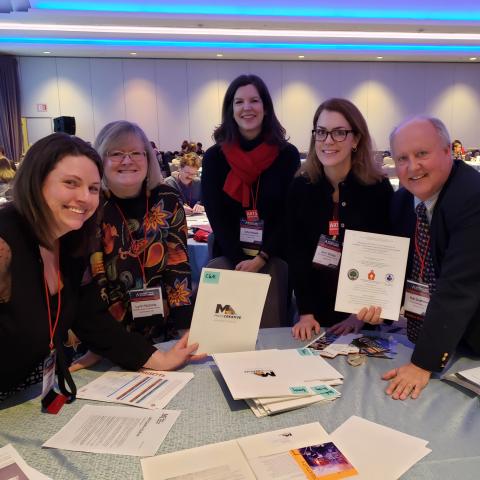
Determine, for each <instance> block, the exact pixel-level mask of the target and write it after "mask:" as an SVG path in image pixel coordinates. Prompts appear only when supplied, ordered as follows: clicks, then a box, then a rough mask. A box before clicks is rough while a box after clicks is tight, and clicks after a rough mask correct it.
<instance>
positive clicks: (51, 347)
mask: <svg viewBox="0 0 480 480" xmlns="http://www.w3.org/2000/svg"><path fill="white" fill-rule="evenodd" d="M57 260H58V275H57V295H58V306H57V315H56V317H55V323H54V325H53V326H52V311H51V309H50V292H49V291H48V283H47V277H45V271H44V272H43V281H44V283H45V298H46V299H47V311H48V327H49V332H50V345H49V346H50V351H52V350H53V347H54V344H53V337H54V336H55V330H56V329H57V325H58V319H59V318H60V311H61V309H62V293H61V290H60V281H61V280H60V252H59V253H58V256H57Z"/></svg>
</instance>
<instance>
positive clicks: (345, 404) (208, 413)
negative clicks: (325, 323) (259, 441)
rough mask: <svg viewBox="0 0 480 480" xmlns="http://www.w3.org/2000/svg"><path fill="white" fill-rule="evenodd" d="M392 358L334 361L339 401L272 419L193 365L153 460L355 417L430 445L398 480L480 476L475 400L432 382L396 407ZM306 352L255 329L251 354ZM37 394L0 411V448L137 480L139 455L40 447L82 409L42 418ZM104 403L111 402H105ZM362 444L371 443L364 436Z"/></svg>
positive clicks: (103, 478)
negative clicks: (388, 389) (388, 385)
mask: <svg viewBox="0 0 480 480" xmlns="http://www.w3.org/2000/svg"><path fill="white" fill-rule="evenodd" d="M398 338H399V340H400V343H399V344H398V352H399V353H398V355H397V357H398V358H397V359H396V360H386V359H371V358H369V359H368V361H367V363H366V364H365V365H362V366H360V367H351V366H349V365H348V364H347V363H346V360H345V357H341V358H336V359H333V360H330V361H331V362H332V364H333V366H334V367H335V368H337V369H338V370H339V371H341V372H342V373H343V375H344V376H345V380H344V382H345V383H344V385H342V386H340V387H338V388H339V390H340V391H341V392H342V397H341V398H340V399H338V400H336V401H335V402H333V403H331V404H327V405H311V406H309V407H306V408H302V409H299V410H295V411H293V412H286V413H282V414H279V415H276V416H272V417H265V418H262V419H257V418H256V417H255V416H254V415H253V413H252V412H251V411H250V409H249V408H248V407H247V405H246V404H245V403H244V402H243V401H234V400H233V399H232V398H231V396H230V393H229V391H228V389H227V387H226V386H225V383H224V382H223V379H222V377H221V375H220V373H219V371H218V369H217V368H216V367H215V365H214V364H213V363H212V362H208V361H207V362H204V363H202V364H199V365H189V366H187V367H185V371H191V372H194V373H195V378H194V379H193V380H192V381H191V382H190V383H189V384H188V385H187V386H186V387H185V389H184V390H183V391H181V392H180V393H179V394H178V395H177V396H176V397H175V398H174V399H173V400H172V402H170V404H169V406H168V408H169V409H178V410H182V414H181V415H180V417H179V419H178V420H177V422H176V423H175V424H174V426H173V428H172V430H171V431H170V433H169V434H168V436H167V438H166V439H165V441H164V443H163V445H162V446H161V447H160V450H159V451H158V452H157V453H158V454H161V453H167V452H173V451H175V450H181V449H185V448H191V447H196V446H199V445H203V444H206V443H213V442H219V441H223V440H229V439H232V438H237V437H242V436H245V435H251V434H255V433H260V432H265V431H269V430H275V429H279V428H282V427H288V426H292V425H300V424H304V423H309V422H313V421H319V422H320V423H321V424H322V425H323V427H324V428H325V429H326V430H327V431H328V432H332V431H333V430H334V429H335V428H337V427H338V426H339V425H340V424H342V423H343V422H344V421H345V420H347V419H348V418H349V417H350V416H351V415H358V416H361V417H363V418H366V419H368V420H372V421H374V422H378V423H380V424H383V425H386V426H389V427H392V428H395V429H398V430H400V431H402V432H405V433H409V434H411V435H415V436H417V437H421V438H424V439H425V440H428V441H429V447H430V448H431V449H432V453H430V454H429V455H427V456H426V457H425V458H424V459H423V460H421V461H420V462H419V463H418V464H416V465H415V466H414V467H413V468H412V469H411V470H409V471H408V472H407V473H406V474H405V475H404V476H403V477H402V478H404V479H414V480H427V479H428V480H448V479H455V480H459V479H462V480H474V479H475V480H478V478H480V473H479V472H480V410H479V400H478V398H477V397H475V396H474V395H473V394H472V393H470V392H468V391H467V390H464V389H462V388H461V387H456V386H453V385H451V384H448V383H446V382H443V381H440V380H439V379H438V378H434V379H432V380H431V381H430V384H429V385H428V387H427V389H426V390H425V391H424V392H423V394H422V396H421V397H420V398H419V399H417V400H407V401H403V402H402V401H395V400H392V399H391V398H390V397H388V396H387V395H385V393H384V388H385V382H382V381H381V380H380V378H379V377H380V374H381V373H382V372H384V371H385V370H387V369H390V368H393V367H394V366H399V365H400V364H402V363H405V362H406V361H408V359H409V358H410V354H411V348H410V344H409V343H408V341H407V340H406V339H404V337H401V338H400V337H398ZM302 345H303V344H302V343H301V342H298V341H296V340H294V339H293V338H292V337H291V335H290V330H289V329H286V328H283V329H277V328H274V329H265V330H261V331H260V335H259V339H258V343H257V348H275V347H283V348H296V347H300V346H302ZM478 364H479V362H478V359H477V360H476V361H474V360H472V359H469V358H467V357H464V356H460V357H458V358H457V359H455V360H454V364H453V365H452V366H451V367H450V371H458V370H463V369H465V368H470V367H473V366H478ZM105 368H106V362H105V363H104V364H103V365H102V366H101V367H99V369H98V371H92V370H90V371H80V372H77V373H75V374H74V379H75V382H76V383H77V386H82V385H84V384H86V383H87V382H89V381H91V380H93V379H94V378H96V377H97V376H98V375H99V371H103V370H104V369H105ZM38 393H39V388H37V387H34V388H32V389H31V390H29V391H26V392H24V393H22V394H21V395H20V396H18V397H16V400H13V399H11V400H7V401H6V402H4V403H3V405H2V404H0V406H1V408H3V410H1V411H0V446H3V445H5V444H7V443H12V444H13V445H14V446H15V448H16V449H17V450H18V451H19V453H20V454H21V455H22V456H23V458H24V459H25V460H26V461H27V462H28V463H29V464H30V465H31V466H33V467H35V468H37V469H39V470H40V471H41V472H43V473H45V474H46V475H49V476H50V477H52V478H54V479H62V480H63V479H65V480H66V479H96V480H107V479H108V480H110V479H115V480H118V479H122V480H123V479H128V480H133V479H141V478H142V474H141V467H140V460H139V458H138V457H128V456H119V455H100V454H90V453H81V452H69V451H62V450H50V449H42V448H41V447H40V446H41V444H42V443H43V442H45V441H46V440H47V439H48V438H50V437H51V436H52V435H53V434H54V433H56V432H57V431H58V430H59V429H60V428H61V427H62V426H63V425H65V424H66V423H67V422H68V420H69V419H70V418H71V417H72V416H73V415H74V414H75V413H76V412H77V411H78V410H79V409H80V408H81V407H82V406H83V405H85V404H87V403H96V402H91V401H86V400H77V401H75V402H74V403H73V404H71V405H66V406H65V407H64V408H63V410H62V411H61V413H60V414H59V415H48V414H42V413H41V412H40V401H39V400H38V399H31V400H28V401H27V402H25V403H22V404H16V403H18V402H19V401H21V400H25V399H26V398H28V397H32V396H33V395H34V394H38ZM105 405H107V404H105ZM365 442H368V438H365Z"/></svg>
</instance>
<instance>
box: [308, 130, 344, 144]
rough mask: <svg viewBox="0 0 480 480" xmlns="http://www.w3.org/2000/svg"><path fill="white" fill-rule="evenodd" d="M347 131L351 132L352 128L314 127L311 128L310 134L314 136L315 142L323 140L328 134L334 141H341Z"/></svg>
mask: <svg viewBox="0 0 480 480" xmlns="http://www.w3.org/2000/svg"><path fill="white" fill-rule="evenodd" d="M349 133H353V130H347V129H345V128H337V129H335V130H326V129H325V128H315V129H313V130H312V135H313V136H314V137H315V141H317V142H324V141H325V140H326V139H327V137H328V136H329V135H330V136H331V137H332V140H333V141H334V142H343V141H345V139H346V138H347V135H348V134H349Z"/></svg>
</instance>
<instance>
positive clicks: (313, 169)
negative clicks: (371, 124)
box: [287, 98, 393, 340]
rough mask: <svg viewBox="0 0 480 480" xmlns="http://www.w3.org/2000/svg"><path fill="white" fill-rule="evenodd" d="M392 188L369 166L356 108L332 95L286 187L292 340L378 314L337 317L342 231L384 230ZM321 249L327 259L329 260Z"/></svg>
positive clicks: (367, 311) (354, 328) (341, 329)
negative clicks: (293, 302) (292, 299)
mask: <svg viewBox="0 0 480 480" xmlns="http://www.w3.org/2000/svg"><path fill="white" fill-rule="evenodd" d="M392 194H393V189H392V186H391V185H390V183H389V181H388V179H387V178H385V177H384V176H383V175H382V172H381V170H380V168H379V166H377V165H376V164H375V163H374V160H373V151H372V140H371V137H370V133H369V131H368V127H367V123H366V121H365V119H364V118H363V116H362V114H361V113H360V111H359V110H358V108H357V107H356V106H355V105H354V104H353V103H351V102H350V101H348V100H345V99H342V98H331V99H329V100H326V101H325V102H323V103H322V104H321V105H320V106H319V107H318V109H317V111H316V112H315V115H314V117H313V130H312V136H311V140H310V148H309V151H308V155H307V159H306V161H305V162H304V163H303V165H302V167H301V168H300V171H299V172H298V174H297V176H296V178H295V179H294V181H293V183H292V186H291V188H290V192H289V197H288V207H287V219H288V224H289V229H288V233H289V236H288V257H289V272H290V275H291V279H292V283H293V288H294V291H295V298H296V301H297V307H298V311H299V321H298V323H296V324H295V325H294V327H293V329H292V333H293V336H294V337H295V338H297V339H301V340H305V339H310V338H311V336H312V333H319V332H320V326H323V327H331V326H332V325H334V327H333V328H332V329H331V330H332V332H333V333H337V334H346V333H350V332H358V331H359V330H360V329H361V328H362V327H363V321H362V320H366V319H370V318H373V317H374V316H379V315H380V311H379V309H378V308H376V307H368V308H364V309H362V310H361V311H360V312H359V313H358V314H357V315H348V314H345V313H340V312H335V311H334V305H335V297H336V293H337V283H338V267H339V262H340V256H341V250H342V243H343V237H344V234H345V230H346V229H350V230H361V231H364V232H375V233H388V230H389V222H388V215H389V205H390V200H391V197H392ZM326 252H329V253H330V254H331V253H332V252H333V254H332V255H328V257H329V258H330V260H328V261H326V260H325V259H326V258H327V255H326V254H325V253H326Z"/></svg>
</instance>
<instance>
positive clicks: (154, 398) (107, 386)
mask: <svg viewBox="0 0 480 480" xmlns="http://www.w3.org/2000/svg"><path fill="white" fill-rule="evenodd" d="M192 378H193V373H183V372H158V371H155V370H143V371H140V372H127V371H125V370H121V369H119V368H113V369H112V370H109V371H108V372H105V373H104V374H103V375H101V376H100V377H98V378H96V379H95V380H93V381H92V382H90V383H88V384H87V385H85V386H83V387H81V388H79V389H78V392H77V397H78V398H84V399H87V400H97V401H100V402H112V403H122V404H125V405H130V406H133V407H142V408H149V409H158V408H165V407H166V406H167V405H168V402H170V400H171V399H172V398H173V397H174V396H175V395H176V394H177V393H178V392H179V391H180V390H181V389H182V388H183V387H184V386H185V385H186V384H187V383H188V382H189V381H190V380H191V379H192Z"/></svg>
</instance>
